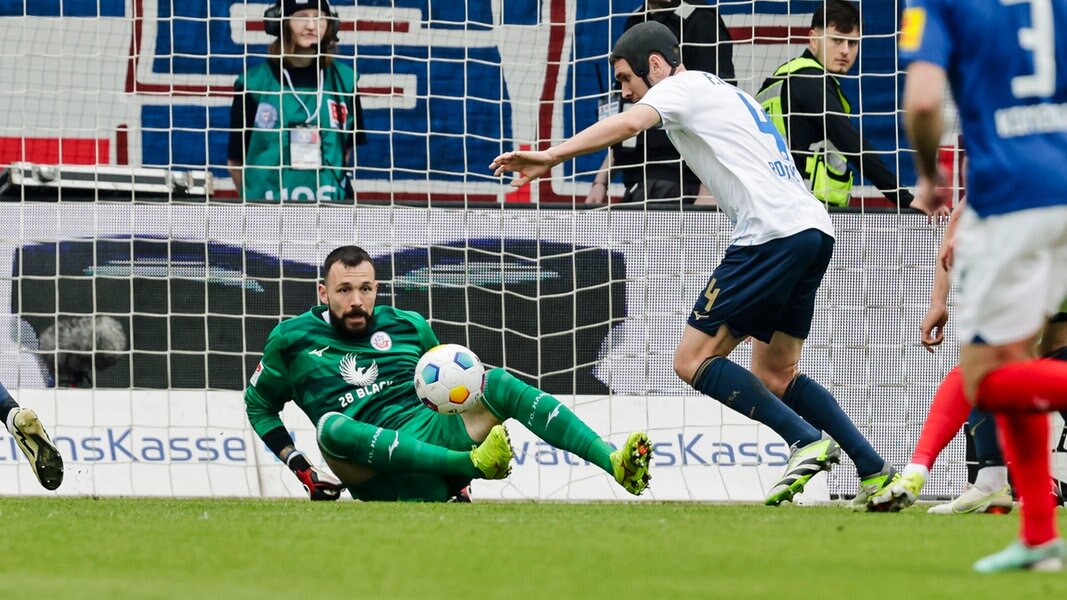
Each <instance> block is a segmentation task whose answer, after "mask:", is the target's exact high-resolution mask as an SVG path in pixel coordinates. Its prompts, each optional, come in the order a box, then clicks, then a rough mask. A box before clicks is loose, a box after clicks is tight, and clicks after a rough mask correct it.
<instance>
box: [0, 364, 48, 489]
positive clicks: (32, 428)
mask: <svg viewBox="0 0 1067 600" xmlns="http://www.w3.org/2000/svg"><path fill="white" fill-rule="evenodd" d="M0 423H4V424H5V425H7V430H8V432H10V433H11V437H13V438H15V443H16V444H18V447H19V448H21V449H22V453H23V454H25V455H26V460H28V461H30V468H31V469H33V474H34V475H36V476H37V481H39V482H41V485H42V486H44V488H45V489H47V490H54V489H56V488H58V487H59V484H61V483H63V456H62V455H61V454H60V453H59V449H58V448H56V446H55V444H53V443H52V439H51V438H50V437H48V432H47V431H45V430H44V425H42V424H41V420H40V419H39V418H38V417H37V413H35V412H34V411H33V410H31V409H29V408H23V407H21V406H19V404H18V402H15V399H14V398H12V397H11V394H10V393H9V392H8V391H7V388H5V387H4V384H2V383H0Z"/></svg>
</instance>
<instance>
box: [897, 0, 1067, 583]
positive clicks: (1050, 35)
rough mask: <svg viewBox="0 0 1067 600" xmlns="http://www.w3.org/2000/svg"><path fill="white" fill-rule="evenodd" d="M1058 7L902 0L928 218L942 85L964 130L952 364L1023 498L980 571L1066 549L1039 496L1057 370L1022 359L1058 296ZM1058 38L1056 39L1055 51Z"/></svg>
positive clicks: (911, 125)
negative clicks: (1015, 531)
mask: <svg viewBox="0 0 1067 600" xmlns="http://www.w3.org/2000/svg"><path fill="white" fill-rule="evenodd" d="M1064 27H1067V0H1031V1H1029V2H1023V1H1018V2H1010V3H1009V2H1005V1H1002V2H980V3H979V2H959V1H958V0H910V2H909V6H908V8H907V10H906V11H905V15H904V26H903V31H902V33H901V38H900V50H901V57H902V58H903V59H904V60H906V61H909V63H910V64H909V65H908V71H907V84H906V89H905V93H904V111H905V125H906V128H907V133H908V137H909V139H911V141H912V143H913V145H914V146H915V150H916V162H917V165H918V169H919V182H918V195H917V197H916V206H917V207H918V208H920V209H921V210H924V211H925V212H927V214H932V213H933V211H934V210H936V209H937V208H938V207H939V206H941V204H943V202H944V197H943V196H941V195H939V194H938V192H937V183H938V178H939V174H938V168H937V150H938V144H939V143H940V140H941V132H942V127H943V125H942V116H941V108H942V101H943V99H944V90H945V82H946V80H947V81H948V83H949V84H950V85H951V86H952V92H953V97H954V98H955V100H956V102H957V104H958V106H959V114H960V117H961V119H962V122H963V134H964V139H965V140H966V145H967V152H968V157H969V160H970V169H969V173H968V176H967V189H968V206H967V208H966V209H964V213H963V215H962V217H961V221H960V226H959V234H958V241H957V248H956V264H957V268H958V270H959V278H960V301H961V305H962V310H961V313H960V319H959V335H960V342H961V344H962V348H961V352H960V362H961V366H962V370H963V377H964V387H965V390H966V393H967V396H968V398H969V399H970V400H971V401H972V402H973V403H975V405H976V406H978V407H980V408H982V409H985V410H988V411H990V412H994V413H996V414H997V416H996V419H997V427H998V428H999V430H1000V432H1001V438H1002V441H1003V445H1004V453H1005V456H1006V458H1007V459H1008V463H1009V469H1010V472H1011V475H1012V480H1013V483H1014V484H1015V488H1016V491H1017V492H1018V493H1019V496H1020V498H1021V500H1022V510H1021V513H1022V528H1021V534H1020V538H1021V539H1019V540H1018V541H1016V542H1015V543H1013V544H1012V545H1010V546H1009V547H1008V548H1006V549H1005V550H1003V551H1001V552H998V553H996V554H993V555H991V556H988V557H986V558H983V559H982V560H979V561H978V562H976V563H975V565H974V567H975V569H976V570H977V571H980V572H995V571H1005V570H1014V569H1034V570H1059V569H1062V567H1063V558H1064V556H1065V554H1067V550H1065V545H1064V542H1063V540H1062V539H1060V537H1059V534H1058V533H1057V531H1056V522H1055V514H1054V510H1055V501H1054V498H1053V497H1052V496H1051V495H1050V494H1049V479H1048V473H1049V454H1048V447H1049V446H1048V432H1049V427H1048V416H1047V415H1046V414H1044V412H1045V411H1048V410H1064V409H1067V364H1065V363H1063V362H1061V361H1055V360H1043V359H1034V358H1031V352H1032V348H1033V345H1034V342H1035V339H1036V337H1037V336H1038V334H1039V333H1040V331H1041V329H1042V326H1043V324H1044V322H1045V319H1046V317H1048V316H1049V315H1050V314H1052V313H1053V312H1055V310H1056V308H1057V307H1058V306H1059V305H1060V304H1061V302H1062V301H1063V299H1064V296H1065V295H1067V169H1065V168H1064V165H1065V164H1067V36H1064V37H1063V39H1060V40H1057V39H1056V38H1057V31H1058V30H1063V28H1064ZM1057 42H1059V43H1057Z"/></svg>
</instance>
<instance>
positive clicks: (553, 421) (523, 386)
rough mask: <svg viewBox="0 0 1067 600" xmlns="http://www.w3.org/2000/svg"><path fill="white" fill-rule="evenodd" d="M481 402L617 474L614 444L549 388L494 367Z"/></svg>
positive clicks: (569, 450)
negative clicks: (565, 404) (543, 388)
mask: <svg viewBox="0 0 1067 600" xmlns="http://www.w3.org/2000/svg"><path fill="white" fill-rule="evenodd" d="M482 402H484V403H485V406H486V407H487V408H488V409H489V410H490V412H492V413H493V414H494V415H495V416H496V418H498V419H500V420H501V421H503V420H505V419H508V418H512V419H515V420H516V421H518V422H519V423H522V424H523V425H524V426H526V428H527V429H529V430H530V431H532V432H534V433H535V434H537V437H539V438H541V439H542V440H544V441H546V442H548V443H549V444H552V445H553V446H555V447H556V448H559V449H561V450H566V451H568V452H573V453H574V454H577V455H578V456H580V457H582V458H584V459H585V460H588V461H589V462H591V463H593V464H594V465H596V466H598V467H600V468H601V469H604V470H605V471H607V472H608V474H611V475H614V469H613V467H612V466H611V453H612V451H613V450H614V448H612V447H611V444H608V443H607V442H605V441H604V440H602V439H600V436H599V435H597V433H596V432H595V431H593V430H592V429H590V427H589V426H588V425H586V424H585V423H584V422H583V421H582V420H581V419H579V418H578V415H576V414H574V413H573V412H571V410H570V409H569V408H567V407H566V406H564V405H563V404H562V403H561V402H560V401H559V400H557V399H555V398H554V397H552V396H551V395H550V394H548V393H547V392H542V391H541V390H539V389H537V388H535V387H533V386H532V385H530V384H528V383H526V382H524V381H522V380H520V379H518V378H517V377H515V376H514V375H512V374H511V373H508V372H507V371H505V370H504V369H493V370H491V371H489V376H488V377H487V378H486V384H485V395H484V396H482Z"/></svg>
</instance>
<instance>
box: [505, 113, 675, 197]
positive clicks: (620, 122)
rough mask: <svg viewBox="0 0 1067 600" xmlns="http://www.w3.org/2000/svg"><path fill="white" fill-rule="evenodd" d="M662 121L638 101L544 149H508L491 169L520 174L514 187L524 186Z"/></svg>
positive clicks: (657, 114) (513, 182) (513, 184)
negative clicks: (537, 150)
mask: <svg viewBox="0 0 1067 600" xmlns="http://www.w3.org/2000/svg"><path fill="white" fill-rule="evenodd" d="M658 123H659V113H658V112H656V109H654V108H652V107H651V106H647V105H644V104H637V105H635V106H634V107H633V108H631V109H630V110H628V111H626V112H624V113H620V114H617V115H613V116H611V117H608V118H607V119H604V120H603V121H598V122H596V123H594V124H592V125H590V126H589V127H586V128H585V129H583V130H582V131H580V132H579V133H578V134H576V135H575V136H574V137H572V138H571V139H569V140H567V141H565V142H563V143H562V144H560V145H558V146H553V147H551V148H549V149H548V150H544V151H541V152H532V151H515V152H505V153H503V154H501V155H500V156H497V157H496V158H494V159H493V162H492V163H491V164H490V165H489V168H490V169H492V170H493V174H494V175H503V174H504V173H518V175H519V176H518V177H516V178H515V179H514V180H512V182H511V185H512V187H522V186H524V185H526V184H527V183H530V182H531V181H533V180H534V179H537V178H538V177H541V176H543V175H544V174H545V173H548V172H549V171H550V170H551V169H552V167H554V166H556V165H558V164H559V163H561V162H563V161H565V160H569V159H572V158H574V157H576V156H582V155H583V154H589V153H590V152H595V151H597V150H601V149H603V148H607V147H608V146H611V145H612V144H617V143H619V142H621V141H623V140H625V139H629V138H632V137H633V136H635V135H637V134H639V133H641V132H642V131H644V130H646V129H648V128H650V127H653V126H655V125H656V124H658Z"/></svg>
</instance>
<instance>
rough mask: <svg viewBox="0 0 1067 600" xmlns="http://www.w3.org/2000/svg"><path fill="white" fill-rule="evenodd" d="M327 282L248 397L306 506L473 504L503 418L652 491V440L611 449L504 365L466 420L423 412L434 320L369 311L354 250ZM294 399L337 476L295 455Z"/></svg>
mask: <svg viewBox="0 0 1067 600" xmlns="http://www.w3.org/2000/svg"><path fill="white" fill-rule="evenodd" d="M322 276H323V279H322V281H321V282H320V283H319V285H318V297H319V302H320V303H321V304H320V305H319V306H316V307H313V308H311V309H310V310H309V311H307V312H305V313H304V314H302V315H299V316H296V317H293V318H291V319H288V320H286V321H283V322H281V323H279V324H278V326H277V327H275V328H274V330H273V331H271V333H270V336H269V337H268V338H267V343H266V346H265V347H264V349H263V357H262V358H261V360H260V362H259V366H258V367H257V368H256V370H255V372H254V373H253V374H252V377H251V379H250V380H249V383H248V387H247V388H246V390H245V412H246V414H247V415H248V421H249V423H250V424H251V425H252V428H253V429H254V430H255V432H256V434H257V435H258V436H259V437H260V439H262V440H263V443H264V444H266V446H267V448H269V449H270V450H271V451H272V452H274V454H275V455H276V456H277V457H278V458H279V459H281V460H282V461H284V462H285V464H286V466H288V467H289V469H290V470H291V471H292V472H293V474H294V475H296V477H297V479H299V480H300V483H301V484H302V485H303V486H304V490H305V491H306V492H307V494H308V497H309V498H310V499H311V500H336V499H338V497H339V496H340V494H341V491H342V489H344V488H347V489H348V491H349V492H350V493H351V494H352V496H353V497H354V498H357V499H359V500H374V501H383V502H384V501H424V502H447V501H461V502H462V501H464V500H465V499H468V500H469V497H468V496H467V495H466V488H467V487H468V485H469V484H470V482H471V480H472V479H503V478H505V477H507V476H508V474H509V473H510V472H511V462H512V459H513V456H514V454H513V450H512V448H511V445H510V441H509V438H508V435H507V430H506V429H505V428H504V425H503V422H504V421H505V420H508V419H514V420H515V421H516V422H518V423H521V424H522V425H523V426H525V427H526V428H527V429H529V430H530V431H531V432H533V433H534V434H535V435H537V436H538V437H539V438H541V439H542V440H544V441H545V442H547V443H548V444H550V445H551V446H553V447H555V448H558V449H560V450H565V451H567V452H571V453H573V454H574V455H576V456H577V457H579V458H582V459H585V460H587V461H589V462H590V463H592V464H593V465H596V466H597V467H599V468H600V469H602V470H604V471H605V472H606V473H607V474H608V476H609V477H611V478H612V479H614V480H615V482H616V483H618V484H619V485H620V486H622V487H623V489H625V490H626V491H627V492H629V493H631V494H633V495H635V496H637V495H640V494H641V493H642V492H643V491H645V489H646V488H647V487H648V483H649V481H650V479H651V475H650V473H649V465H650V463H651V460H652V454H653V450H652V442H651V441H649V439H648V435H647V434H645V433H644V432H641V431H635V432H633V433H631V434H630V435H629V437H627V439H626V441H625V442H624V443H623V445H621V446H620V447H619V448H618V449H616V448H614V447H613V446H612V445H611V444H609V443H608V442H607V441H606V440H603V439H601V437H600V436H599V435H598V434H597V433H596V432H595V431H593V430H592V429H591V428H590V427H589V426H588V425H586V424H585V422H584V421H582V420H581V419H580V418H579V417H578V416H577V415H576V414H574V413H573V412H572V411H571V410H570V409H569V408H568V407H567V406H565V405H564V404H562V403H561V402H560V401H559V400H557V399H556V398H555V397H553V396H552V395H551V394H549V393H547V392H544V391H542V390H539V389H537V388H535V387H533V386H532V385H529V384H528V383H526V382H524V381H522V380H521V379H519V378H517V377H515V376H514V375H512V374H511V373H509V372H508V371H506V370H505V369H502V368H495V369H490V370H488V371H487V372H486V373H485V380H484V381H485V389H484V393H483V395H482V397H481V399H480V400H479V401H478V403H477V404H475V405H474V406H473V407H472V408H470V409H469V410H467V411H466V412H464V413H462V414H458V415H448V414H445V413H439V412H437V411H433V410H430V409H428V408H426V407H425V406H424V405H423V404H422V402H421V401H420V400H419V398H418V396H417V395H416V393H415V368H416V365H417V364H418V362H419V358H420V357H421V356H422V355H423V354H424V353H425V352H427V351H428V350H430V349H431V348H433V347H435V346H437V345H438V344H440V343H441V342H440V341H439V340H438V339H437V334H436V333H434V331H433V329H432V328H431V326H430V323H429V322H428V321H427V320H426V318H425V317H423V316H422V315H420V314H418V313H416V312H413V311H407V310H400V309H398V308H395V307H392V306H383V305H378V304H376V301H377V295H378V280H377V277H376V274H375V269H374V263H373V261H372V259H371V257H370V255H369V254H368V253H367V251H366V250H364V249H362V248H360V247H359V246H341V247H339V248H335V249H334V250H333V251H332V252H330V253H329V254H328V255H327V256H326V259H325V261H324V262H323V265H322ZM289 401H292V402H293V403H294V404H296V405H297V406H298V407H299V408H300V410H302V411H303V412H304V414H305V415H307V417H308V419H310V420H311V422H312V423H315V424H316V436H315V437H316V439H315V442H316V443H317V444H318V446H319V449H320V450H321V451H322V454H323V457H324V458H325V460H326V464H327V466H329V467H330V471H332V472H333V473H332V474H331V473H330V472H329V471H327V470H325V469H320V468H318V467H316V466H314V465H312V464H311V462H310V461H309V460H308V458H307V457H306V456H305V455H304V454H303V453H302V452H301V451H299V450H297V449H296V446H295V441H294V440H293V438H292V437H291V436H290V435H289V432H288V430H287V429H286V427H285V425H284V423H283V422H282V419H281V416H280V414H281V412H282V408H283V407H284V406H285V404H286V403H287V402H289Z"/></svg>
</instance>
